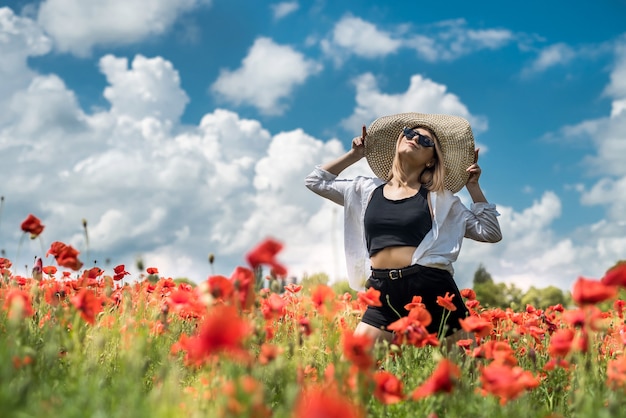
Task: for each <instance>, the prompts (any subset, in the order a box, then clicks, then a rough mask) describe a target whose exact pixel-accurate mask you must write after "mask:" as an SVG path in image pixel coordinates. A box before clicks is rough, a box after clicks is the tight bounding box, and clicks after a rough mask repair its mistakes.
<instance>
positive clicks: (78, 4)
mask: <svg viewBox="0 0 626 418" xmlns="http://www.w3.org/2000/svg"><path fill="white" fill-rule="evenodd" d="M210 3H211V1H210V0H151V1H144V0H98V1H81V0H45V1H44V2H42V3H41V5H40V6H39V13H38V16H37V21H38V22H39V24H40V25H41V26H42V27H43V28H44V29H45V30H46V32H47V33H48V34H49V35H50V36H51V37H52V38H54V41H55V46H56V48H57V49H58V50H59V51H62V52H70V53H72V54H76V55H79V56H85V55H88V54H89V53H90V52H91V50H92V49H93V47H94V46H105V45H126V44H130V43H134V42H138V41H141V40H144V39H146V38H147V37H149V36H155V35H161V34H163V33H165V32H166V31H167V30H168V29H170V28H171V26H172V25H173V23H174V22H175V21H176V19H178V17H179V16H181V15H182V14H184V13H186V12H189V11H191V10H193V9H195V8H197V7H199V6H202V5H209V4H210Z"/></svg>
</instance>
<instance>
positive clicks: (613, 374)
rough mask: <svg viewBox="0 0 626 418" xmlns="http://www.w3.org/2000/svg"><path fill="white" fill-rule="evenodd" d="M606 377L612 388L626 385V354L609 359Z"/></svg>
mask: <svg viewBox="0 0 626 418" xmlns="http://www.w3.org/2000/svg"><path fill="white" fill-rule="evenodd" d="M606 377H607V379H606V383H607V385H608V386H609V387H610V388H613V389H617V388H625V387H626V356H624V355H621V356H619V357H618V358H616V359H613V360H609V363H608V365H607V368H606Z"/></svg>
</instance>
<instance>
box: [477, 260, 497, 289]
mask: <svg viewBox="0 0 626 418" xmlns="http://www.w3.org/2000/svg"><path fill="white" fill-rule="evenodd" d="M483 283H493V278H492V277H491V274H489V272H488V271H487V269H486V268H485V266H483V264H482V263H481V264H479V265H478V268H477V269H476V272H474V286H476V285H477V284H483Z"/></svg>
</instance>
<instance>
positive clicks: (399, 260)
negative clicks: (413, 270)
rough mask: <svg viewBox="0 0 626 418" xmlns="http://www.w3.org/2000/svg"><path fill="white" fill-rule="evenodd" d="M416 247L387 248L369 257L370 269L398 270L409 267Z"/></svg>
mask: <svg viewBox="0 0 626 418" xmlns="http://www.w3.org/2000/svg"><path fill="white" fill-rule="evenodd" d="M415 248H416V247H387V248H383V249H382V250H380V251H379V252H377V253H376V254H374V255H373V256H371V257H370V263H371V265H372V268H375V269H399V268H402V267H408V266H410V265H411V261H412V259H413V253H414V252H415Z"/></svg>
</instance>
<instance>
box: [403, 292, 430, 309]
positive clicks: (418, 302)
mask: <svg viewBox="0 0 626 418" xmlns="http://www.w3.org/2000/svg"><path fill="white" fill-rule="evenodd" d="M413 308H426V305H424V304H423V303H422V297H421V296H413V299H412V300H411V302H410V303H407V304H406V305H404V309H406V310H407V311H410V310H411V309H413Z"/></svg>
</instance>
